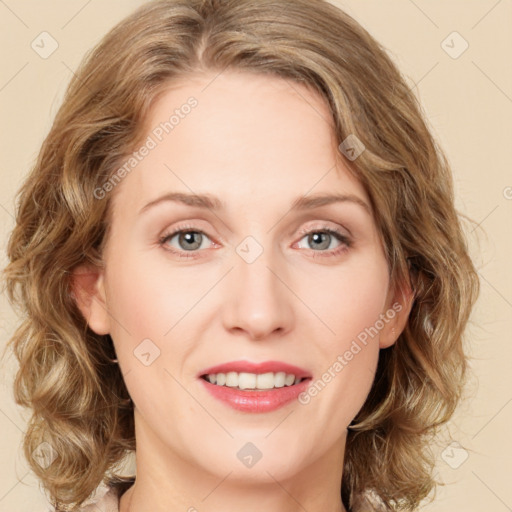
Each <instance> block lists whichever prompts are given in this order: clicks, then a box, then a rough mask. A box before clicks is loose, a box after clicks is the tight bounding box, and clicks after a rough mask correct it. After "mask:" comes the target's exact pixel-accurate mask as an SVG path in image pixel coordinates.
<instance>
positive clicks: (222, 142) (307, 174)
mask: <svg viewBox="0 0 512 512" xmlns="http://www.w3.org/2000/svg"><path fill="white" fill-rule="evenodd" d="M143 145H145V146H147V147H148V148H149V149H148V150H146V151H144V153H145V156H144V157H143V158H140V160H138V161H137V163H136V165H135V166H134V168H133V170H132V171H130V172H129V173H128V175H127V176H126V177H125V178H124V179H123V180H122V183H121V186H119V187H117V190H116V191H115V196H122V197H121V198H117V197H116V199H115V201H116V202H117V201H123V200H126V201H128V202H129V203H130V204H131V205H132V206H135V207H138V206H142V205H143V203H147V202H148V201H150V200H153V199H154V198H155V197H156V196H158V195H161V194H162V193H163V192H165V191H169V192H171V191H181V192H186V193H204V192H209V193H212V194H213V195H217V196H219V197H222V198H225V200H226V203H228V204H231V203H232V204H233V205H236V206H238V208H241V207H244V206H247V205H249V204H256V205H258V204H259V205H260V206H261V205H262V204H261V202H262V201H265V204H266V205H268V201H269V200H270V199H274V200H275V201H279V200H281V201H288V202H289V201H291V199H292V198H293V199H295V198H296V197H297V196H298V195H304V194H307V193H309V192H310V191H311V192H315V193H316V192H332V191H338V192H343V193H348V192H351V193H358V195H359V196H361V197H362V198H367V196H366V193H365V191H364V189H363V187H362V185H361V184H360V183H359V182H358V180H357V179H356V178H355V177H354V176H353V175H352V174H351V173H350V172H348V169H347V168H346V167H345V166H344V164H343V162H342V159H341V158H340V156H339V152H338V149H337V141H336V137H335V133H334V129H333V120H332V114H331V111H330V108H329V106H328V104H327V102H326V101H325V99H324V98H322V97H321V96H320V95H319V94H318V93H316V92H315V91H313V90H312V89H310V88H308V87H306V86H304V85H302V84H298V83H296V82H292V81H290V80H285V79H283V78H280V77H276V76H271V75H263V74H257V73H253V72H245V71H244V72H239V71H224V72H222V73H220V74H214V73H206V74H196V75H190V76H188V77H187V78H186V79H183V78H182V79H180V80H179V81H177V82H174V83H172V84H170V86H169V88H168V89H166V90H165V91H164V92H163V93H162V94H161V95H160V96H159V98H158V100H157V101H156V102H155V103H154V104H153V106H152V108H151V110H150V112H149V114H148V117H147V119H146V122H145V134H144V137H143ZM140 149H142V148H140ZM140 152H141V151H139V153H140ZM123 189H125V190H124V191H123ZM123 198H124V199H123Z"/></svg>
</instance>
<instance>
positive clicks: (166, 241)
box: [159, 226, 210, 258]
mask: <svg viewBox="0 0 512 512" xmlns="http://www.w3.org/2000/svg"><path fill="white" fill-rule="evenodd" d="M207 240H210V238H209V237H208V236H207V235H206V234H205V233H204V232H203V231H201V230H200V229H196V228H194V227H192V226H181V227H180V228H177V229H175V230H174V231H172V232H170V233H166V234H164V235H163V236H162V237H161V238H160V240H159V243H160V245H162V246H163V247H164V249H166V250H168V251H170V252H172V253H175V254H178V255H179V256H180V257H183V258H194V257H195V254H194V253H196V252H198V250H199V249H205V248H206V247H207V246H208V243H205V242H206V241H207ZM205 246H206V247H205ZM187 252H188V253H192V254H186V253H187Z"/></svg>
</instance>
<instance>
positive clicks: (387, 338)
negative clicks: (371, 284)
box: [379, 283, 415, 348]
mask: <svg viewBox="0 0 512 512" xmlns="http://www.w3.org/2000/svg"><path fill="white" fill-rule="evenodd" d="M414 298H415V297H414V292H413V290H412V288H411V286H410V283H407V284H405V285H403V286H401V287H398V289H397V292H396V293H395V294H394V297H393V299H392V301H391V302H388V304H391V305H390V306H389V309H388V310H387V311H386V312H385V313H384V314H385V316H386V317H387V320H388V321H387V322H385V324H384V327H383V329H382V330H381V332H380V337H379V347H380V348H388V347H390V346H391V345H393V344H394V343H395V342H396V340H397V339H398V337H399V336H400V334H401V333H402V331H403V330H404V329H405V326H406V325H407V321H408V319H409V314H410V312H411V309H412V305H413V303H414Z"/></svg>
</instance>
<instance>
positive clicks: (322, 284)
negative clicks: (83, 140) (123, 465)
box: [82, 71, 408, 481]
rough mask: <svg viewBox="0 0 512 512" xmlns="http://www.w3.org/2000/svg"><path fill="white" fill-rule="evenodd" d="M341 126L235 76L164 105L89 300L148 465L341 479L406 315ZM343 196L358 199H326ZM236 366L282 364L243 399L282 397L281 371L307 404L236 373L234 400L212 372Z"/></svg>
mask: <svg viewBox="0 0 512 512" xmlns="http://www.w3.org/2000/svg"><path fill="white" fill-rule="evenodd" d="M190 98H193V99H190ZM187 105H188V107H187ZM171 116H174V117H173V118H172V119H171V121H170V118H171ZM330 119H331V114H330V111H329V107H328V106H327V104H326V103H324V102H323V100H322V99H321V98H320V97H319V96H317V95H316V94H315V93H313V92H311V91H310V90H309V89H306V88H305V87H304V86H301V85H299V84H297V83H295V82H293V83H289V82H288V81H285V80H283V79H280V78H274V77H268V76H263V75H256V74H248V73H235V72H232V71H230V72H224V73H222V74H220V75H219V76H217V77H216V78H215V75H214V74H211V75H202V76H200V75H196V76H194V77H193V79H192V78H189V79H187V81H183V82H182V83H180V84H176V85H175V87H173V88H172V90H171V89H170V90H169V91H167V92H166V93H165V94H164V95H163V96H162V97H161V98H160V99H159V100H158V102H157V103H155V105H154V107H153V109H152V111H151V114H150V118H149V119H148V124H147V127H148V131H147V134H146V137H145V138H144V144H145V145H146V148H147V150H144V149H141V150H140V151H138V156H136V157H135V158H136V161H137V163H136V165H132V164H134V163H135V160H134V161H132V162H131V164H130V163H128V165H127V166H126V167H125V170H126V169H129V171H126V172H125V173H124V174H125V175H124V177H123V176H122V175H123V173H122V172H121V173H120V175H121V176H120V177H122V180H121V182H120V183H119V184H118V185H117V186H116V187H115V188H114V190H113V191H112V192H109V193H110V194H112V195H113V200H114V201H113V204H112V214H113V215H112V224H111V232H110V237H109V239H108V241H107V245H106V248H105V253H104V258H105V271H104V272H101V273H98V274H97V275H96V276H95V279H96V281H95V282H94V287H93V291H92V293H93V294H95V295H94V300H93V301H92V302H91V303H90V304H89V306H82V310H83V311H84V314H85V315H86V316H87V317H88V320H89V323H90V326H91V328H92V329H93V330H95V331H96V332H98V333H101V334H104V333H110V335H111V336H112V339H113V341H114V345H115V349H116V353H117V357H118V359H119V365H120V367H121V370H122V372H123V375H124V379H125V382H126V386H127V388H128V390H129V393H130V395H131V397H132V400H133V402H134V405H135V420H136V436H137V457H138V461H139V459H140V460H146V462H147V463H148V464H149V463H150V462H151V463H152V464H154V465H156V466H157V467H158V468H159V470H162V471H163V470H165V469H169V468H165V466H169V467H172V466H173V465H174V463H175V462H176V461H179V464H180V465H181V467H182V468H183V467H188V468H190V469H191V470H202V471H206V472H209V473H211V474H213V475H215V477H216V478H218V477H219V476H220V477H222V478H223V477H225V476H226V475H227V474H228V473H229V472H232V474H231V478H234V477H236V475H239V476H240V477H241V478H245V479H247V478H248V477H249V476H250V477H251V478H254V479H261V480H262V481H268V478H269V477H268V473H267V471H268V472H269V473H271V474H272V475H273V476H274V477H275V478H276V479H277V480H282V479H284V478H287V477H290V476H292V475H294V474H298V473H299V472H300V471H301V470H302V469H305V468H307V467H309V466H310V465H312V464H313V463H314V464H318V463H322V464H323V465H324V466H325V465H326V466H328V467H332V468H333V471H340V470H341V469H338V467H339V464H340V457H343V450H344V444H345V436H346V427H347V425H349V423H350V422H351V420H352V419H353V418H354V416H355V415H356V413H357V412H358V411H359V409H360V408H361V406H362V405H363V403H364V401H365V399H366V396H367V394H368V392H369V390H370V387H371V385H372V381H373V379H374V375H375V370H376V365H377V360H378V356H379V348H382V347H386V346H389V345H390V344H392V343H393V342H394V341H395V339H396V337H397V336H398V334H399V332H400V330H401V329H402V328H403V321H404V317H405V316H406V314H407V312H408V308H407V307H406V306H405V305H403V304H404V303H403V302H402V303H401V304H400V303H399V301H400V297H394V296H393V295H392V294H391V293H390V292H389V285H390V283H389V279H388V266H387V262H386V259H385V256H384V252H383V248H382V246H381V243H380V241H379V236H378V232H377V229H376V225H375V223H374V220H373V217H372V214H371V211H370V202H369V198H368V196H367V194H366V193H365V190H364V188H363V187H362V185H361V184H360V183H359V182H358V181H357V180H356V179H355V178H354V177H353V176H352V175H351V174H349V172H348V171H347V170H346V168H344V167H343V165H342V164H340V162H339V161H338V159H337V152H338V151H339V150H338V148H337V144H336V141H335V139H334V136H333V131H332V121H331V120H330ZM166 123H167V124H166ZM174 194H181V196H172V195H174ZM100 195H101V194H98V196H100ZM334 195H337V196H340V197H344V198H345V199H344V200H339V201H331V200H325V201H324V200H321V199H319V198H320V197H323V196H329V197H332V196H334ZM194 196H200V197H196V198H195V199H194ZM203 196H207V199H208V203H207V201H206V199H204V198H202V197H203ZM172 197H174V198H175V200H173V199H172ZM180 197H181V199H184V198H188V199H186V200H178V199H180ZM200 198H202V199H200ZM101 200H107V199H106V198H104V199H101V198H100V199H98V201H101ZM298 200H300V201H301V203H298V204H296V201H298ZM179 231H182V233H181V236H180V233H179ZM175 233H177V234H175ZM399 310H401V311H399ZM393 329H394V330H395V332H393ZM233 361H243V362H249V363H262V362H268V361H273V362H274V364H275V365H274V366H268V367H267V368H265V367H260V368H252V370H253V371H252V372H251V371H250V370H251V368H250V367H247V368H245V367H244V366H243V365H242V366H241V367H240V369H239V372H241V373H248V374H249V375H245V376H243V377H242V378H241V381H240V382H241V384H240V385H241V387H244V386H248V387H251V386H254V383H255V382H256V383H259V384H260V385H261V386H262V387H265V386H273V385H275V384H277V385H278V386H282V376H281V377H278V378H277V380H276V381H274V380H273V379H272V376H268V375H267V376H264V377H258V376H257V375H260V374H264V373H271V372H272V373H277V372H279V369H281V370H284V374H285V377H286V375H290V374H292V375H294V374H295V373H300V372H299V370H295V371H292V369H290V368H286V367H285V366H284V365H285V364H288V365H294V366H296V367H299V368H300V369H301V370H303V371H304V374H303V375H302V376H308V377H309V379H308V380H306V381H304V382H302V384H299V385H298V386H300V387H299V388H297V389H299V390H300V391H301V394H300V395H298V396H297V394H298V392H295V393H294V392H293V390H292V391H290V389H292V387H293V386H292V387H290V388H288V386H284V387H280V388H277V389H274V390H273V391H271V390H267V391H263V392H261V395H259V396H260V398H258V397H257V395H256V394H253V395H252V396H251V393H257V392H256V391H250V390H245V391H235V390H234V388H233V387H232V386H233V385H235V386H236V381H230V379H232V378H235V377H236V375H235V376H234V375H231V377H229V376H228V377H227V378H228V384H230V385H228V386H226V385H224V386H223V387H222V390H223V391H225V392H226V391H227V392H228V394H229V396H228V398H227V399H226V398H225V395H224V394H219V393H217V392H216V391H218V390H219V388H220V386H218V385H217V384H211V383H207V382H206V380H205V379H204V378H202V377H201V376H202V375H204V374H205V373H206V370H208V369H210V368H212V367H214V366H217V365H222V364H225V363H230V362H233ZM276 362H277V363H276ZM235 368H236V367H235ZM227 370H229V368H227V369H226V371H225V372H224V373H229V372H228V371H227ZM231 370H233V368H231ZM243 370H246V372H243ZM253 374H257V375H256V376H254V375H253ZM295 376H297V375H295ZM220 379H221V382H222V379H223V378H222V377H220ZM280 379H281V383H280V382H279V381H280ZM291 379H292V378H291V377H288V378H287V380H286V382H287V383H290V381H291ZM269 383H270V384H269ZM285 388H286V389H287V393H290V394H287V393H285V392H283V389H285ZM294 389H296V388H294ZM315 389H316V391H315ZM212 391H213V392H212ZM230 391H231V393H229V392H230ZM290 396H291V397H292V399H291V400H290ZM222 397H224V398H222ZM286 399H288V400H289V401H286ZM280 401H283V402H284V403H280ZM259 457H261V458H260V459H259V460H258V458H259ZM334 468H336V469H334Z"/></svg>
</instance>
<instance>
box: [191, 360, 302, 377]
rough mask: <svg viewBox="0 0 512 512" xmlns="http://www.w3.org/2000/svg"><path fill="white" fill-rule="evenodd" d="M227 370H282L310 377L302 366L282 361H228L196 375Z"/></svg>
mask: <svg viewBox="0 0 512 512" xmlns="http://www.w3.org/2000/svg"><path fill="white" fill-rule="evenodd" d="M228 372H237V373H241V372H246V373H256V374H260V373H269V372H273V373H277V372H284V373H286V374H293V375H295V377H298V378H301V379H304V378H308V377H311V374H310V373H309V372H308V371H307V370H305V369H304V368H299V367H298V366H295V365H293V364H288V363H283V362H282V361H263V362H261V363H253V362H251V361H230V362H228V363H222V364H218V365H216V366H211V367H210V368H206V369H205V370H202V371H201V372H200V373H199V374H198V377H202V376H204V375H208V374H211V373H228Z"/></svg>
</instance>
